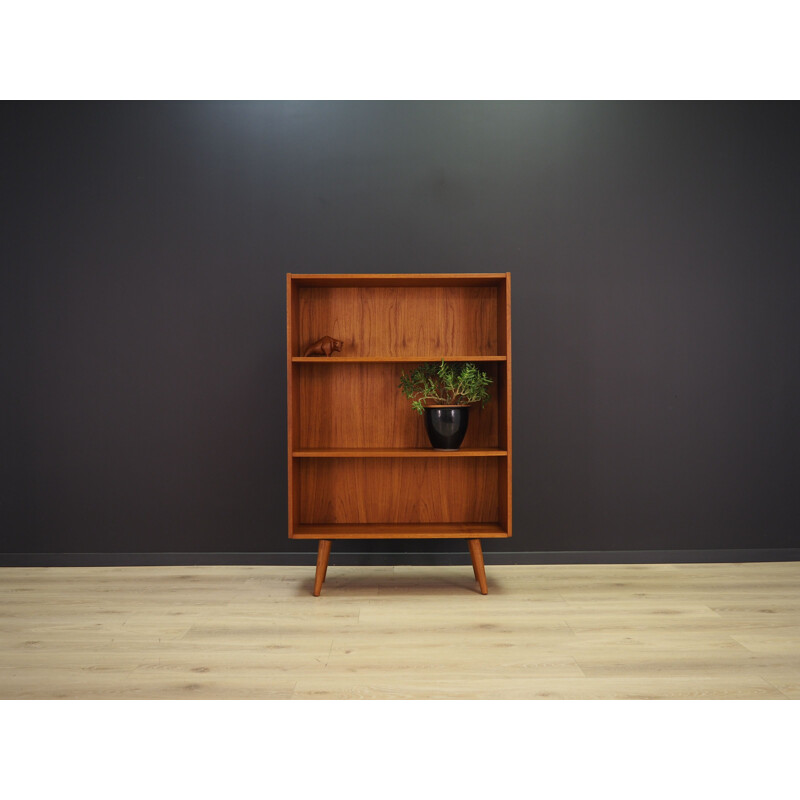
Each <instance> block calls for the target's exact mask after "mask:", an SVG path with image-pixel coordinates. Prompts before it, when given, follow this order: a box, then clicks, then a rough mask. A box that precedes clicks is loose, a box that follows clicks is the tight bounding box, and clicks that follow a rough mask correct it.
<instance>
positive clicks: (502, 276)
mask: <svg viewBox="0 0 800 800" xmlns="http://www.w3.org/2000/svg"><path fill="white" fill-rule="evenodd" d="M287 277H288V278H290V279H291V281H292V283H294V284H295V285H297V286H499V285H500V284H502V283H503V282H504V281H506V280H507V279H508V273H506V272H460V273H459V272H442V273H432V272H427V273H417V274H400V273H398V274H384V273H382V274H363V275H359V274H331V275H297V274H294V273H291V272H290V273H287Z"/></svg>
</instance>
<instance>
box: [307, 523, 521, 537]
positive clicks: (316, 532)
mask: <svg viewBox="0 0 800 800" xmlns="http://www.w3.org/2000/svg"><path fill="white" fill-rule="evenodd" d="M507 537H508V532H507V531H505V530H504V529H503V528H502V526H501V525H499V524H498V523H483V522H436V523H403V522H398V523H356V524H349V523H337V524H327V525H298V526H297V527H296V528H295V530H294V533H293V535H292V538H294V539H472V538H476V539H477V538H481V539H503V538H507Z"/></svg>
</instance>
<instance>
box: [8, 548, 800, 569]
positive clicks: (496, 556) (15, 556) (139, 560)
mask: <svg viewBox="0 0 800 800" xmlns="http://www.w3.org/2000/svg"><path fill="white" fill-rule="evenodd" d="M316 559H317V556H316V553H308V552H305V553H0V567H144V566H155V567H159V566H192V565H215V564H219V565H237V564H239V565H261V566H308V567H313V566H314V565H315V564H316ZM484 560H485V562H486V564H487V566H491V565H502V564H713V563H727V564H730V563H741V562H750V561H800V547H791V548H776V549H766V548H764V549H722V550H577V551H563V552H559V551H547V552H519V553H513V552H512V553H492V552H484ZM470 563H471V562H470V558H469V554H467V553H336V552H335V551H333V552H331V555H330V564H331V565H334V566H335V565H339V566H401V565H414V566H417V565H418V566H422V565H430V566H466V565H469V564H470Z"/></svg>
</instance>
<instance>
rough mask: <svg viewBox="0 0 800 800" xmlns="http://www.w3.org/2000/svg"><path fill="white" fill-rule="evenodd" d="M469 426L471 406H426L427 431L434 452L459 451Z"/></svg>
mask: <svg viewBox="0 0 800 800" xmlns="http://www.w3.org/2000/svg"><path fill="white" fill-rule="evenodd" d="M468 424H469V406H426V407H425V430H426V431H427V432H428V438H429V439H430V440H431V444H432V445H433V449H434V450H458V448H459V447H461V442H463V441H464V434H466V432H467V425H468Z"/></svg>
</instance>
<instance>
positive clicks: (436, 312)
mask: <svg viewBox="0 0 800 800" xmlns="http://www.w3.org/2000/svg"><path fill="white" fill-rule="evenodd" d="M326 335H327V336H332V337H334V338H335V339H340V340H342V341H343V343H344V344H343V348H342V351H341V352H334V353H333V354H332V355H331V356H330V357H327V358H326V357H320V356H309V357H307V358H304V357H303V355H302V354H303V352H304V349H305V348H306V347H307V346H308V345H309V344H310V343H311V342H313V341H315V340H317V339H319V338H320V337H322V336H326ZM442 358H444V359H445V360H446V361H474V362H476V363H477V364H479V366H480V368H481V369H483V370H485V371H486V372H487V373H488V374H489V375H490V377H491V378H492V381H493V382H492V385H491V386H490V393H491V395H492V399H491V401H490V402H489V403H488V405H487V406H486V407H485V408H483V409H481V408H480V406H473V407H472V408H471V410H470V422H469V428H468V430H467V435H466V438H465V439H464V443H463V445H462V447H461V449H460V450H457V451H453V452H443V451H436V450H434V449H433V448H432V447H431V446H430V443H429V442H428V439H427V436H426V434H425V429H424V424H423V420H422V417H421V416H420V415H419V414H417V413H416V412H415V411H414V410H413V409H412V408H411V404H410V402H409V400H408V399H407V398H406V397H404V396H403V395H402V393H401V392H400V389H399V382H400V373H401V371H402V370H403V369H406V371H407V370H408V369H409V368H412V367H413V366H414V365H415V364H419V363H422V362H424V361H440V360H441V359H442ZM287 372H288V375H287V388H288V403H287V405H288V434H289V437H288V439H289V440H288V460H289V537H290V538H292V539H318V540H319V552H318V557H317V573H316V581H315V587H314V594H315V595H319V592H320V589H321V586H322V582H323V580H324V579H325V573H326V569H327V561H328V555H329V553H330V548H331V541H332V540H334V539H430V538H436V539H445V538H447V539H453V538H457V539H467V540H468V544H469V549H470V553H471V555H472V564H473V568H474V571H475V578H476V580H478V583H479V585H480V589H481V592H482V593H483V594H486V593H487V587H486V576H485V571H484V566H483V556H482V551H481V545H480V540H481V539H487V538H506V537H509V536H511V298H510V275H509V273H487V274H478V273H467V274H424V275H294V274H291V273H290V274H288V275H287Z"/></svg>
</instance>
